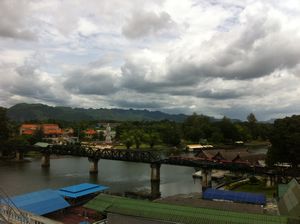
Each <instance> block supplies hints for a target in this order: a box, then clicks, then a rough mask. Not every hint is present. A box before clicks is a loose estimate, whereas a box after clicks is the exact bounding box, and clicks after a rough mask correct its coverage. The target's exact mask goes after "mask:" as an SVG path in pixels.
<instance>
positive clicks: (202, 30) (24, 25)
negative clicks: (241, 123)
mask: <svg viewBox="0 0 300 224" xmlns="http://www.w3.org/2000/svg"><path fill="white" fill-rule="evenodd" d="M0 13H1V15H2V17H3V19H1V21H0V95H1V97H0V99H1V101H0V103H1V104H2V105H5V106H10V105H13V104H14V103H18V102H22V101H26V102H41V103H49V104H51V105H71V106H84V107H122V108H139V109H142V108H147V109H153V110H162V111H165V112H172V113H173V112H184V113H192V112H194V111H195V112H198V113H204V114H208V115H214V116H223V115H226V116H231V117H237V118H243V119H244V118H245V117H246V115H247V114H248V113H249V112H254V113H255V114H256V115H257V117H258V118H259V119H267V118H270V117H275V116H282V115H284V114H291V113H297V112H298V111H299V109H300V108H298V107H297V106H295V105H300V100H299V99H298V97H297V96H298V95H299V94H300V89H299V87H298V86H299V84H300V77H299V74H300V63H299V61H300V47H299V44H298V42H300V25H299V24H300V16H299V15H300V2H299V1H297V0H287V1H280V2H278V1H275V0H266V1H262V0H249V1H248V0H246V1H236V0H223V1H221V0H216V1H193V0H188V1H174V0H164V1H159V0H153V1H147V2H141V1H139V0H133V1H121V0H103V1H101V2H100V1H97V0H90V1H88V2H82V1H81V0H78V1H75V2H74V1H72V0H65V1H60V0H53V1H47V2H45V1H35V0H33V1H25V0H24V1H23V0H20V1H15V0H11V1H8V0H4V1H1V2H0ZM33 38H36V40H38V41H23V40H29V39H33Z"/></svg>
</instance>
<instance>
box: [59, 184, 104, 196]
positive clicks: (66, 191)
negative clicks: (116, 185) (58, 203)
mask: <svg viewBox="0 0 300 224" xmlns="http://www.w3.org/2000/svg"><path fill="white" fill-rule="evenodd" d="M108 188H109V187H107V186H103V185H97V184H89V183H83V184H78V185H73V186H69V187H64V188H61V189H59V190H58V193H59V194H60V195H63V196H65V197H70V198H78V197H81V196H85V195H89V194H92V193H96V192H101V191H104V190H107V189H108Z"/></svg>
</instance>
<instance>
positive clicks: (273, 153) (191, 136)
mask: <svg viewBox="0 0 300 224" xmlns="http://www.w3.org/2000/svg"><path fill="white" fill-rule="evenodd" d="M48 122H50V123H58V124H59V125H60V126H61V127H62V128H66V127H72V128H73V129H74V130H75V135H76V134H79V133H80V130H83V129H86V128H89V127H92V126H93V125H95V124H96V123H97V122H98V121H81V122H69V121H68V122H66V121H55V120H52V121H48ZM19 125H20V124H17V123H15V122H13V121H9V120H8V119H7V116H6V109H5V108H1V107H0V152H3V151H5V150H8V149H9V148H10V147H11V146H13V145H17V146H20V145H22V144H23V145H24V144H32V143H33V142H34V141H35V139H34V138H38V137H39V136H38V135H39V133H36V135H35V136H31V137H30V138H31V139H25V140H24V138H21V137H20V136H18V134H17V133H18V127H19ZM251 140H269V141H270V143H271V147H270V149H269V151H268V154H267V162H268V164H269V165H273V164H275V163H289V164H291V165H293V166H294V167H295V166H298V165H299V164H300V115H294V116H292V117H286V118H283V119H277V120H275V122H274V124H268V123H259V122H258V121H257V119H256V117H255V115H254V114H253V113H250V114H249V115H248V116H247V121H232V120H230V119H229V118H227V117H223V118H222V119H220V120H216V119H212V118H210V117H208V116H205V115H198V114H196V113H194V114H192V115H191V116H188V117H187V118H186V119H185V120H184V121H183V122H182V123H179V122H174V121H169V120H162V121H131V122H121V123H120V125H118V126H117V127H116V139H115V141H117V142H119V143H122V144H124V146H125V147H126V148H133V147H135V148H140V147H141V145H142V144H147V145H148V147H149V148H154V147H155V146H157V145H164V146H166V145H167V146H181V145H184V144H189V143H202V144H203V143H204V144H206V143H209V144H233V143H234V142H235V141H244V142H246V141H251Z"/></svg>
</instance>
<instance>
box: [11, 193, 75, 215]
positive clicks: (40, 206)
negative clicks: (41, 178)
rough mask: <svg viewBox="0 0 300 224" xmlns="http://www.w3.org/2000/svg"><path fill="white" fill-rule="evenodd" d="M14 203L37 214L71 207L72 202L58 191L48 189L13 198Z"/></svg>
mask: <svg viewBox="0 0 300 224" xmlns="http://www.w3.org/2000/svg"><path fill="white" fill-rule="evenodd" d="M11 201H12V202H13V203H14V205H15V206H16V207H17V208H19V209H22V210H25V211H28V212H31V213H33V214H36V215H44V214H48V213H51V212H55V211H58V210H60V209H63V208H66V207H69V206H70V204H69V203H68V202H67V201H66V200H65V199H64V198H63V197H62V196H60V195H59V194H58V193H57V192H56V191H54V190H50V189H46V190H42V191H36V192H32V193H29V194H23V195H19V196H15V197H13V198H11Z"/></svg>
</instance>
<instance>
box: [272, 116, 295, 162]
mask: <svg viewBox="0 0 300 224" xmlns="http://www.w3.org/2000/svg"><path fill="white" fill-rule="evenodd" d="M270 141H271V143H272V147H271V148H270V149H269V152H268V163H269V164H270V165H271V164H274V163H276V162H283V163H290V164H292V165H293V166H294V167H295V166H297V165H299V164H300V115H294V116H292V117H286V118H284V119H278V120H276V121H275V123H274V128H273V131H272V134H271V136H270Z"/></svg>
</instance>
